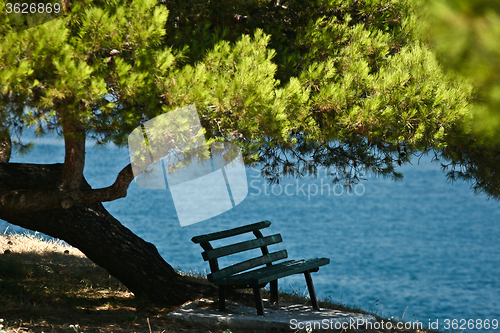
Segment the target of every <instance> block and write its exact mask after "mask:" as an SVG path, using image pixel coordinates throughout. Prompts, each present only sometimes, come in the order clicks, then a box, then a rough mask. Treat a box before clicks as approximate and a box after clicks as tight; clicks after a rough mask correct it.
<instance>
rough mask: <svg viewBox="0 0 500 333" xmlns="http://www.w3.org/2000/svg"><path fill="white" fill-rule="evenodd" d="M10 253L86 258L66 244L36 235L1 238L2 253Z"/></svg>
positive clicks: (0, 250)
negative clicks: (65, 255) (67, 255)
mask: <svg viewBox="0 0 500 333" xmlns="http://www.w3.org/2000/svg"><path fill="white" fill-rule="evenodd" d="M5 251H10V252H13V253H25V254H28V253H29V254H34V255H46V254H55V253H58V254H69V255H72V256H76V257H80V258H85V255H84V254H83V253H82V252H81V251H80V250H78V249H77V248H74V247H72V246H70V245H68V244H66V243H65V242H63V241H61V240H54V239H44V238H42V237H40V236H37V235H36V234H28V233H26V234H9V235H6V234H4V235H2V237H0V253H4V252H5Z"/></svg>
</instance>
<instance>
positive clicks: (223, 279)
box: [191, 221, 330, 315]
mask: <svg viewBox="0 0 500 333" xmlns="http://www.w3.org/2000/svg"><path fill="white" fill-rule="evenodd" d="M270 225H271V222H269V221H262V222H258V223H253V224H249V225H246V226H242V227H238V228H234V229H229V230H225V231H219V232H214V233H211V234H206V235H201V236H196V237H193V238H192V239H191V240H192V241H193V242H194V243H197V244H200V245H201V247H202V248H203V250H205V251H204V252H202V256H203V259H204V260H205V261H208V262H209V264H210V271H211V272H210V274H208V276H207V279H208V280H209V281H211V282H213V283H214V284H215V285H216V286H218V288H219V310H220V311H224V310H225V307H226V306H225V303H226V298H225V296H226V295H225V294H226V290H227V289H228V288H232V289H243V288H252V289H253V294H254V299H255V307H256V309H257V314H259V315H264V304H263V302H262V295H261V292H260V288H262V287H264V286H265V285H267V283H270V302H271V303H272V304H278V279H279V278H282V277H285V276H289V275H292V274H300V273H303V274H304V276H305V278H306V283H307V289H308V290H309V296H310V297H311V302H312V306H313V308H314V309H315V310H318V311H319V306H318V300H317V298H316V292H315V291H314V286H313V283H312V279H311V272H317V271H318V269H319V267H320V266H323V265H327V264H329V263H330V259H327V258H314V259H308V260H287V261H283V262H279V263H274V262H275V261H277V260H281V259H285V258H287V257H288V254H287V252H286V250H280V251H276V252H271V253H269V250H268V249H267V246H268V245H272V244H276V243H280V242H281V241H282V239H281V235H280V234H275V235H271V236H266V237H264V236H263V235H262V232H261V231H260V229H263V228H267V227H269V226H270ZM249 232H252V233H253V234H254V235H255V237H256V239H252V240H248V241H244V242H239V243H235V244H231V245H226V246H221V247H218V248H213V247H212V245H211V244H210V242H211V241H215V240H219V239H224V238H228V237H233V236H237V235H241V234H244V233H249ZM258 248H260V249H261V251H262V255H261V256H258V257H256V258H253V259H249V260H246V261H243V262H240V263H236V264H233V265H231V266H228V267H225V268H222V269H221V268H219V263H218V260H217V259H218V258H221V257H224V256H228V255H230V254H234V253H239V252H243V251H247V250H252V249H258ZM264 265H265V266H264ZM259 266H264V267H260V268H257V269H254V268H256V267H259ZM251 269H253V270H251Z"/></svg>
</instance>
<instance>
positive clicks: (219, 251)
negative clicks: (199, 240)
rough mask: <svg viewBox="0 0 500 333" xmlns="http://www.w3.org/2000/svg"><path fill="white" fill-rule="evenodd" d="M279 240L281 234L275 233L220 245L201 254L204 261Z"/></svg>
mask: <svg viewBox="0 0 500 333" xmlns="http://www.w3.org/2000/svg"><path fill="white" fill-rule="evenodd" d="M281 241H282V239H281V235H280V234H276V235H271V236H267V237H262V238H257V239H252V240H248V241H244V242H240V243H236V244H231V245H226V246H221V247H219V248H216V249H213V250H207V251H205V252H203V253H202V254H201V255H202V256H203V259H204V260H205V261H207V260H211V259H216V258H220V257H224V256H227V255H230V254H234V253H238V252H243V251H247V250H251V249H256V248H259V247H263V246H267V245H271V244H276V243H280V242H281Z"/></svg>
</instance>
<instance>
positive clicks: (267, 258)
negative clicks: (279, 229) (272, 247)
mask: <svg viewBox="0 0 500 333" xmlns="http://www.w3.org/2000/svg"><path fill="white" fill-rule="evenodd" d="M287 257H288V254H287V252H286V250H281V251H277V252H272V253H269V254H265V255H262V256H260V257H257V258H253V259H250V260H246V261H243V262H241V263H238V264H234V265H231V266H229V267H226V268H223V269H221V270H219V271H216V272H213V273H211V274H208V275H207V279H208V280H209V281H213V280H216V279H221V278H225V277H229V276H231V275H233V274H235V273H239V272H243V271H246V270H249V269H252V268H255V267H257V266H261V265H265V264H269V263H271V262H273V261H276V260H281V259H285V258H287Z"/></svg>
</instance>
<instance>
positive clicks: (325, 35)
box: [0, 0, 493, 194]
mask: <svg viewBox="0 0 500 333" xmlns="http://www.w3.org/2000/svg"><path fill="white" fill-rule="evenodd" d="M0 1H1V2H0V9H1V8H3V7H4V6H5V0H0ZM422 6H423V4H422V3H421V1H418V0H411V1H396V0H366V1H356V0H348V1H340V0H331V1H319V0H318V1H310V2H305V3H304V2H301V1H298V0H290V1H288V2H285V3H280V2H268V1H258V0H248V1H242V2H236V3H235V2H233V1H228V0H222V1H217V2H206V1H201V0H192V1H187V2H180V1H170V0H166V1H164V2H160V3H157V2H156V1H154V0H127V1H124V0H106V1H98V0H86V1H82V2H75V3H74V4H73V6H68V7H67V13H66V14H65V15H63V16H61V17H60V18H58V19H56V20H53V21H50V22H47V23H45V24H43V25H40V26H38V27H35V28H31V29H28V30H25V31H22V32H17V33H15V32H12V29H11V28H10V25H9V22H8V20H4V21H3V22H2V23H1V24H0V31H1V32H2V37H0V38H1V39H0V40H1V44H0V56H1V59H2V64H1V65H0V98H1V104H0V108H1V112H2V115H1V118H0V120H1V123H2V126H3V127H2V128H3V129H4V131H6V130H8V131H10V133H12V134H14V133H18V132H20V131H21V130H22V129H23V128H25V127H27V126H35V127H36V129H37V132H38V133H45V132H46V131H60V130H61V126H62V125H63V123H64V121H66V119H72V120H75V119H77V120H78V121H79V122H81V123H82V124H83V126H84V128H85V130H86V133H87V135H88V137H90V138H93V139H96V140H97V142H98V144H106V143H108V142H115V143H117V144H125V143H126V138H127V135H128V134H129V133H130V132H131V131H132V129H133V128H135V127H137V126H139V125H140V124H141V123H142V122H144V121H146V120H148V119H152V118H154V117H155V116H157V115H159V114H162V113H165V112H168V111H170V110H173V109H176V108H178V107H181V106H184V105H189V104H195V105H196V108H197V109H198V112H199V116H200V119H201V121H202V125H203V127H204V129H205V134H206V136H207V137H208V138H210V140H217V141H232V142H235V143H238V144H239V145H240V146H241V147H242V149H243V151H244V154H245V160H246V162H247V163H249V164H252V163H259V164H261V165H262V166H264V167H265V168H264V170H265V172H266V174H267V176H268V178H269V179H270V180H271V181H276V180H278V179H279V176H280V175H282V174H288V173H292V174H295V175H300V174H301V173H304V172H308V173H309V172H311V171H312V172H314V171H315V170H317V168H318V167H326V168H330V167H335V168H337V169H338V170H339V171H342V172H343V177H342V178H340V179H337V181H342V182H345V183H347V184H350V183H351V182H353V181H357V180H358V178H359V175H360V174H361V173H362V170H363V169H366V168H369V169H371V170H372V171H376V172H378V173H381V174H382V175H385V176H392V177H393V178H396V179H397V178H401V177H402V175H400V174H399V173H397V172H396V169H395V168H396V167H397V166H398V165H402V164H403V163H408V162H409V161H410V159H411V156H412V155H415V154H421V153H423V152H427V151H429V150H434V151H435V153H436V154H437V155H439V154H442V153H443V152H446V151H448V153H447V155H443V156H444V157H446V158H449V159H452V160H453V158H454V157H453V156H452V153H451V152H452V151H453V150H455V146H453V148H450V143H455V142H457V141H458V140H459V138H461V137H463V136H464V135H468V134H467V133H468V131H469V127H470V125H469V124H470V117H471V115H470V112H469V104H470V101H471V98H472V97H473V94H472V86H471V85H470V84H468V83H467V82H466V81H465V80H463V79H460V78H457V77H456V76H451V75H450V74H448V73H447V72H445V71H443V69H442V68H441V66H440V65H439V63H438V61H437V59H436V56H435V53H434V52H433V51H432V49H431V48H430V47H429V46H428V43H427V41H426V37H425V25H424V24H423V21H424V20H423V17H422V16H421V15H420V14H419V13H421V9H422ZM455 161H458V159H455ZM460 163H461V162H460V161H458V162H457V165H458V166H460V165H461V164H460ZM490 185H491V183H490ZM490 190H491V189H490ZM489 193H490V194H491V193H493V192H489Z"/></svg>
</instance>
